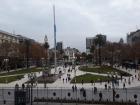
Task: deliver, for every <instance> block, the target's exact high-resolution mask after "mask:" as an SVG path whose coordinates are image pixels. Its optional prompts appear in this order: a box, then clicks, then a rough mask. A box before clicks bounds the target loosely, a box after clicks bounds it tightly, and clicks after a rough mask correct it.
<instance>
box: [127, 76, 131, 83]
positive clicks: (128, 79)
mask: <svg viewBox="0 0 140 105" xmlns="http://www.w3.org/2000/svg"><path fill="white" fill-rule="evenodd" d="M128 84H129V85H131V81H130V77H129V78H128Z"/></svg>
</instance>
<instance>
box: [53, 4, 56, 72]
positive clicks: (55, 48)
mask: <svg viewBox="0 0 140 105" xmlns="http://www.w3.org/2000/svg"><path fill="white" fill-rule="evenodd" d="M53 16H54V49H55V52H54V66H55V72H56V71H57V58H56V24H55V5H53Z"/></svg>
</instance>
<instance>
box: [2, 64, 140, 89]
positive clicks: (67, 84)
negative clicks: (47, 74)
mask: <svg viewBox="0 0 140 105" xmlns="http://www.w3.org/2000/svg"><path fill="white" fill-rule="evenodd" d="M68 69H72V67H67V68H63V67H62V66H59V67H57V71H56V72H55V69H54V68H53V69H51V73H52V74H54V73H55V74H59V71H61V72H62V76H61V78H58V79H57V80H56V81H55V82H54V83H48V84H47V87H51V88H60V87H63V88H71V87H72V86H73V85H74V84H72V83H70V81H67V82H66V78H67V74H70V75H71V79H72V78H74V77H75V76H79V75H84V74H86V73H88V74H93V75H101V76H107V75H108V74H102V73H91V72H84V71H81V70H79V66H76V68H75V69H76V73H75V70H72V72H68ZM117 69H119V70H122V71H125V72H128V73H130V74H132V75H133V78H134V79H133V81H132V77H130V81H131V84H128V79H129V77H123V81H121V80H119V86H118V85H116V88H123V83H124V82H125V81H124V80H125V79H126V83H125V87H126V88H132V87H139V86H140V81H139V80H138V73H139V70H136V72H135V70H134V69H132V70H131V69H127V70H125V69H124V68H122V67H117ZM18 75H19V74H18ZM41 75H42V72H37V73H36V76H37V77H39V76H41ZM135 75H136V76H137V77H136V78H135ZM3 77H4V76H3ZM63 79H64V82H63ZM28 80H29V78H28V74H25V75H24V78H22V79H21V80H17V81H14V82H11V83H7V84H0V87H14V86H15V84H19V86H21V85H22V84H23V83H25V82H27V81H28ZM105 84H106V82H102V83H95V84H94V85H92V84H91V83H84V84H83V85H82V84H80V83H77V84H76V86H77V87H78V88H81V87H84V88H93V87H94V86H96V87H98V88H103V89H104V88H105ZM108 86H110V87H112V84H111V83H110V84H108ZM37 87H40V88H43V87H44V84H37Z"/></svg>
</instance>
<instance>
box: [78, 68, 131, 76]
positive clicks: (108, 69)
mask: <svg viewBox="0 0 140 105" xmlns="http://www.w3.org/2000/svg"><path fill="white" fill-rule="evenodd" d="M80 70H82V71H85V72H94V73H103V74H107V73H109V74H110V73H111V72H113V73H114V74H115V72H117V73H118V74H119V75H122V76H131V74H129V73H126V72H124V71H121V70H117V69H115V68H112V67H109V66H101V67H99V68H89V67H86V66H83V67H80Z"/></svg>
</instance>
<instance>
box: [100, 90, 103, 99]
mask: <svg viewBox="0 0 140 105" xmlns="http://www.w3.org/2000/svg"><path fill="white" fill-rule="evenodd" d="M102 97H103V95H102V93H101V91H100V93H99V98H100V99H99V101H102Z"/></svg>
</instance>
